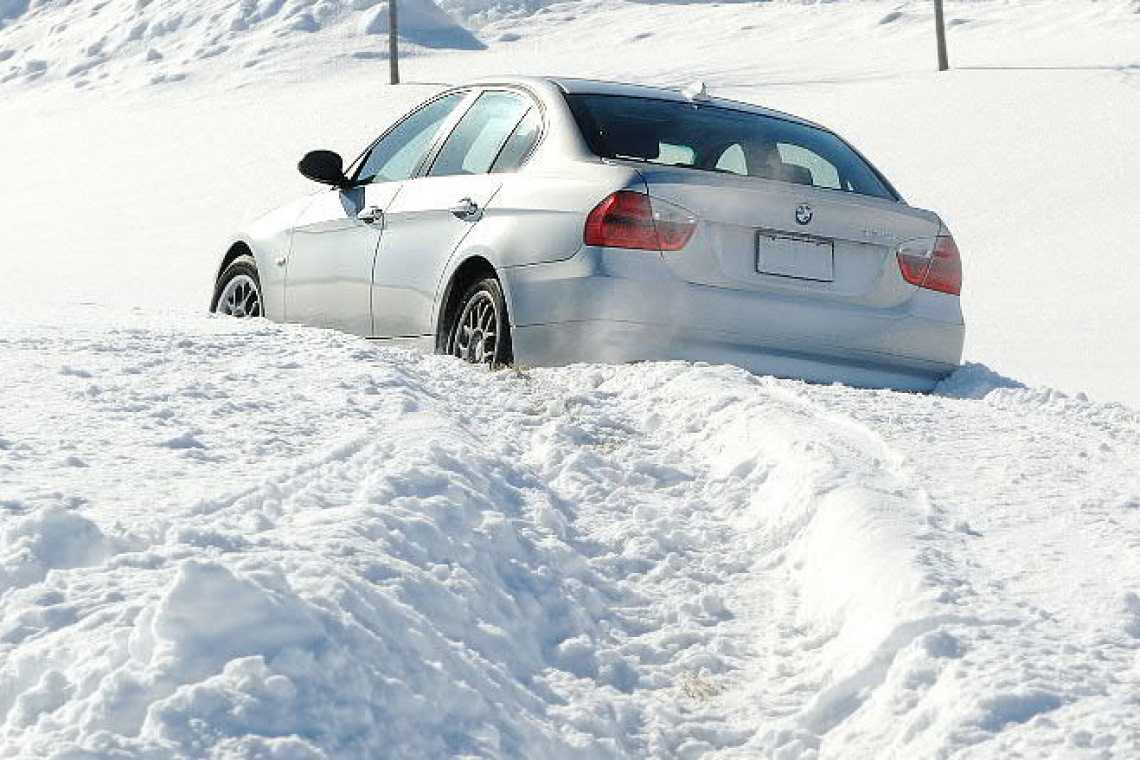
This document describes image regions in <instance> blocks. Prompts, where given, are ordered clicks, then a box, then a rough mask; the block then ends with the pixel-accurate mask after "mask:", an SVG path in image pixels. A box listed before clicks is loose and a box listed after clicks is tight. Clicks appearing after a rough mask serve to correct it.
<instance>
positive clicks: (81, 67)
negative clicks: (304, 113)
mask: <svg viewBox="0 0 1140 760" xmlns="http://www.w3.org/2000/svg"><path fill="white" fill-rule="evenodd" d="M399 9H400V20H399V24H400V27H399V28H400V37H401V39H402V40H403V41H404V42H405V43H408V44H409V45H410V49H405V50H404V54H415V53H416V51H417V50H421V49H440V48H447V49H458V50H479V49H482V48H483V47H484V45H483V43H481V42H480V41H479V39H478V38H477V37H476V36H475V35H474V34H472V33H471V32H470V31H468V30H467V29H466V28H464V27H463V26H462V25H461V24H460V23H459V22H457V21H456V20H455V19H453V18H452V17H451V16H449V15H448V14H447V13H446V12H445V11H443V10H441V9H440V8H439V7H438V6H436V5H435V4H434V3H433V2H432V0H401V2H400V8H399ZM387 32H388V5H387V3H384V2H377V1H376V0H320V2H313V0H243V2H239V3H230V2H220V1H219V0H212V2H196V1H195V2H192V1H191V0H173V1H172V2H162V3H150V2H135V0H109V1H108V2H104V3H100V4H98V5H96V6H94V7H92V6H89V5H88V4H85V3H63V4H55V3H39V4H34V5H31V6H29V5H28V3H26V2H14V1H13V0H5V1H4V2H3V4H0V84H2V83H5V82H8V83H14V84H18V83H21V82H25V83H26V82H33V81H38V80H63V81H68V82H71V83H72V84H74V86H75V87H90V86H94V85H100V84H105V83H107V82H114V81H120V80H125V81H149V82H150V83H152V84H162V83H170V82H177V81H182V80H185V79H186V78H187V77H188V76H190V75H194V74H198V73H207V74H212V75H217V74H220V73H224V72H225V71H227V70H233V69H241V68H255V67H256V68H274V67H275V65H276V64H277V63H278V59H282V58H284V59H285V60H288V61H289V62H290V63H293V64H304V65H306V66H307V67H308V68H310V69H312V68H313V67H314V65H315V66H321V65H328V64H330V63H335V62H336V61H337V60H338V59H339V58H343V57H344V56H347V55H352V54H354V53H355V54H356V57H358V58H359V57H361V55H360V53H362V52H363V53H364V54H365V55H371V57H377V58H380V57H386V55H387V53H386V44H387V43H386V41H385V42H384V43H383V52H381V51H380V50H375V51H372V50H369V48H371V47H373V46H374V45H375V46H376V47H377V48H379V47H380V45H379V44H377V43H375V42H374V40H375V35H387Z"/></svg>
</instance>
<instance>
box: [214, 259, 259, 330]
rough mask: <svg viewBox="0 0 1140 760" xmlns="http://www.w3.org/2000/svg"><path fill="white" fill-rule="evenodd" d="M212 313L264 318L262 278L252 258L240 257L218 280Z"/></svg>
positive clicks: (231, 263)
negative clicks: (258, 274)
mask: <svg viewBox="0 0 1140 760" xmlns="http://www.w3.org/2000/svg"><path fill="white" fill-rule="evenodd" d="M210 311H213V312H216V313H218V314H226V315H229V316H231V317H262V316H265V310H264V309H263V308H262V305H261V278H259V277H258V276H257V262H256V261H254V260H253V257H252V256H238V257H237V258H236V259H234V260H233V261H231V262H230V264H229V266H227V267H226V268H225V270H224V271H223V272H222V276H221V277H219V278H218V284H217V285H216V286H215V288H214V301H213V303H212V304H211V305H210Z"/></svg>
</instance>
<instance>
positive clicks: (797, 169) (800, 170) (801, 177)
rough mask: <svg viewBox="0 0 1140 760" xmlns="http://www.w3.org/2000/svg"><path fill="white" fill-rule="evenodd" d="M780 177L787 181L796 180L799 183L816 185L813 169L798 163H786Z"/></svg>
mask: <svg viewBox="0 0 1140 760" xmlns="http://www.w3.org/2000/svg"><path fill="white" fill-rule="evenodd" d="M780 179H782V180H784V181H785V182H795V183H796V184H797V185H814V184H815V182H814V180H813V179H812V176H811V170H810V169H808V168H807V167H804V166H797V165H796V164H784V165H783V169H782V170H781V177H780Z"/></svg>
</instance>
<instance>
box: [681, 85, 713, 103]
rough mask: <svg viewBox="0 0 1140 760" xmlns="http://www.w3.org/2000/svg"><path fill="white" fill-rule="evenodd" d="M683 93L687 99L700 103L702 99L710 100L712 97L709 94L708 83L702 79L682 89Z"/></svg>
mask: <svg viewBox="0 0 1140 760" xmlns="http://www.w3.org/2000/svg"><path fill="white" fill-rule="evenodd" d="M681 94H682V95H684V96H685V98H686V99H687V100H691V101H692V102H694V103H700V102H701V101H705V100H709V99H710V98H711V97H712V96H710V95H709V88H708V85H706V84H705V83H704V81H703V80H701V79H698V80H697V81H695V82H693V83H692V84H691V85H689V86H688V87H686V88H684V89H683V90H681Z"/></svg>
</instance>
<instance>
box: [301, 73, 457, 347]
mask: <svg viewBox="0 0 1140 760" xmlns="http://www.w3.org/2000/svg"><path fill="white" fill-rule="evenodd" d="M466 96H467V93H466V92H463V91H457V92H451V93H448V94H446V95H443V96H442V97H439V98H436V99H435V100H432V101H429V102H428V103H426V104H424V105H423V106H421V107H420V108H419V109H417V110H416V111H414V112H412V113H411V114H410V115H408V116H407V117H405V118H404V119H403V120H402V121H400V122H399V123H398V124H396V126H394V127H393V128H392V129H390V130H389V131H388V132H387V133H385V134H384V135H383V136H382V137H381V138H380V139H379V140H377V141H376V142H375V143H374V144H373V145H372V147H371V148H370V149H369V151H368V153H367V155H366V156H365V158H364V160H363V161H362V162H361V163H360V167H359V169H358V170H357V171H356V173H355V177H354V186H353V187H350V188H347V189H336V188H334V189H332V190H329V191H327V192H324V193H321V194H320V195H318V196H317V197H316V198H315V199H314V201H313V202H312V203H311V204H310V205H309V206H308V207H307V208H306V209H305V211H304V212H303V213H302V214H301V216H300V218H299V219H298V221H297V223H296V226H295V227H294V230H293V245H292V250H291V251H290V254H289V257H288V261H287V269H286V278H285V318H286V319H287V320H289V321H291V322H303V323H305V324H311V325H317V326H320V327H331V328H334V329H337V330H344V331H346V332H351V333H356V334H358V335H371V334H372V304H371V298H372V268H373V264H374V262H375V257H376V248H377V244H378V243H379V241H380V239H381V238H382V237H383V231H384V226H385V225H384V215H385V212H386V211H387V210H388V209H389V208H390V207H391V205H392V202H393V200H394V199H395V198H396V196H397V194H398V193H399V192H400V187H401V185H402V184H403V182H404V181H405V180H407V179H408V178H409V177H412V176H414V174H415V173H416V172H417V171H419V170H420V168H421V166H422V164H423V161H424V159H425V157H426V156H427V155H428V153H429V151H430V148H431V147H432V145H433V144H434V141H435V138H436V137H437V135H438V134H440V133H441V132H442V131H443V129H444V127H445V126H446V125H447V124H448V121H449V118H450V117H451V116H452V114H453V112H454V111H455V109H456V108H457V106H458V105H459V104H460V103H461V102H462V101H463V99H464V98H465V97H466Z"/></svg>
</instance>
